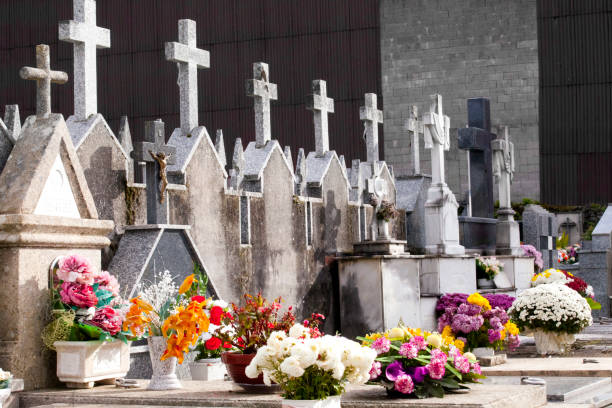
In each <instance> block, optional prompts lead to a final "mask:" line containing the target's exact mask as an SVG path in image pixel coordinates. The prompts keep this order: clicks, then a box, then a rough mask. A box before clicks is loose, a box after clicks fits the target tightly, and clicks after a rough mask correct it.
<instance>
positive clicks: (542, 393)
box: [19, 380, 546, 408]
mask: <svg viewBox="0 0 612 408" xmlns="http://www.w3.org/2000/svg"><path fill="white" fill-rule="evenodd" d="M141 383H142V385H143V387H142V388H140V389H120V388H117V387H114V386H102V387H97V388H95V389H93V390H66V389H53V390H41V391H33V392H26V393H23V394H22V395H21V396H20V405H19V406H20V407H21V408H32V407H41V406H53V405H52V404H62V403H63V404H67V405H65V406H78V407H90V408H93V407H101V408H102V407H109V406H113V407H122V406H130V405H138V406H140V407H146V406H164V407H241V408H264V407H265V408H269V407H279V408H280V406H281V397H280V395H279V394H249V393H247V392H245V391H243V390H242V389H240V388H239V387H238V386H236V385H234V384H233V383H232V382H229V381H209V382H199V381H183V382H182V384H183V386H184V388H183V389H182V390H174V391H146V390H145V389H144V386H145V385H146V383H147V381H144V380H143V381H141ZM545 404H546V388H545V387H541V386H534V385H506V384H503V385H484V384H473V385H471V390H470V391H469V392H467V393H461V394H459V393H458V394H449V395H447V396H445V397H444V398H428V399H422V400H419V399H389V398H387V396H386V392H385V390H384V388H383V387H379V386H372V385H362V386H350V387H348V389H347V393H346V394H345V395H344V396H343V397H342V408H383V407H393V408H402V407H419V408H425V407H440V408H442V407H470V408H479V407H482V408H485V407H491V408H493V407H504V408H514V407H516V408H535V407H541V406H543V405H545ZM55 406H62V405H55Z"/></svg>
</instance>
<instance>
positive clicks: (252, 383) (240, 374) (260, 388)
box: [221, 351, 280, 393]
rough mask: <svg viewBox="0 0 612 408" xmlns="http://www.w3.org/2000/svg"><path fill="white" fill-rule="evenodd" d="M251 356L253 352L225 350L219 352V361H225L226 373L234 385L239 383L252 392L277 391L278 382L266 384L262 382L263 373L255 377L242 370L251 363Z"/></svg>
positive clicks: (278, 387)
mask: <svg viewBox="0 0 612 408" xmlns="http://www.w3.org/2000/svg"><path fill="white" fill-rule="evenodd" d="M253 358H255V353H250V354H242V353H232V352H229V351H226V352H225V353H223V354H221V361H223V363H225V367H226V368H227V373H228V374H229V376H230V377H231V378H232V380H233V381H234V382H235V383H236V385H239V386H240V387H241V388H243V389H244V390H246V391H249V392H252V393H270V392H277V391H279V390H280V386H279V385H278V384H272V385H271V386H268V385H266V384H265V383H264V380H263V374H260V375H259V377H257V378H249V377H247V375H246V374H245V372H244V370H245V369H246V367H247V366H248V365H249V364H250V363H251V360H253Z"/></svg>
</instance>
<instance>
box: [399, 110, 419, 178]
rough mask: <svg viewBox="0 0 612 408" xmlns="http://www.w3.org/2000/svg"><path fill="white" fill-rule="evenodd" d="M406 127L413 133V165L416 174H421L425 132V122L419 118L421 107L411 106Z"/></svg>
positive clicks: (411, 142) (411, 143)
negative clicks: (422, 138) (422, 146)
mask: <svg viewBox="0 0 612 408" xmlns="http://www.w3.org/2000/svg"><path fill="white" fill-rule="evenodd" d="M404 129H406V130H407V131H409V132H410V133H411V136H412V139H411V141H410V145H411V147H412V165H413V169H414V174H421V152H420V149H421V146H420V135H422V134H423V122H421V121H420V120H419V108H418V107H417V106H415V105H412V106H411V107H410V116H409V117H408V119H406V123H404Z"/></svg>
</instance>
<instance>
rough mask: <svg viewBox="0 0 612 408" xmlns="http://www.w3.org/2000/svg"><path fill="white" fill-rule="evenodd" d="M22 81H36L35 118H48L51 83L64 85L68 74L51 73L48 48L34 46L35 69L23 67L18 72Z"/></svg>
mask: <svg viewBox="0 0 612 408" xmlns="http://www.w3.org/2000/svg"><path fill="white" fill-rule="evenodd" d="M19 75H20V76H21V78H23V79H29V80H32V81H36V117H37V118H48V117H49V115H50V114H51V83H54V84H65V83H66V82H68V74H67V73H65V72H62V71H51V57H50V55H49V46H48V45H46V44H40V45H37V46H36V68H32V67H23V68H21V70H20V71H19Z"/></svg>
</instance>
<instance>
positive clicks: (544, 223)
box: [522, 204, 559, 269]
mask: <svg viewBox="0 0 612 408" xmlns="http://www.w3.org/2000/svg"><path fill="white" fill-rule="evenodd" d="M522 225H523V241H524V242H525V243H526V244H531V245H533V246H534V247H535V248H536V249H537V250H538V251H540V252H542V259H543V260H544V269H547V268H552V267H554V266H555V265H556V264H557V245H556V244H557V231H558V230H559V228H558V227H557V219H556V218H555V216H554V215H553V214H551V213H549V212H548V211H546V210H545V209H544V208H542V207H540V206H539V205H534V204H529V205H527V206H526V207H525V210H524V211H523V223H522Z"/></svg>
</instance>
